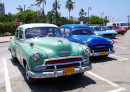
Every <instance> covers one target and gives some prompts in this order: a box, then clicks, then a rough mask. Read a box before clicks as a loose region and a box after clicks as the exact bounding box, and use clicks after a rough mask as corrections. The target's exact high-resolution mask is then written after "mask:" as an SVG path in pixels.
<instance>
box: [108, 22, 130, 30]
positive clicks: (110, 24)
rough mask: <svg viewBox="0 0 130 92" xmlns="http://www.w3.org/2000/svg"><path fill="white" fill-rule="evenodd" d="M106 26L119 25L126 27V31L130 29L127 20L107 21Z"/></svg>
mask: <svg viewBox="0 0 130 92" xmlns="http://www.w3.org/2000/svg"><path fill="white" fill-rule="evenodd" d="M106 26H119V27H120V28H122V29H124V30H125V31H127V30H128V25H127V23H125V22H112V23H107V24H106Z"/></svg>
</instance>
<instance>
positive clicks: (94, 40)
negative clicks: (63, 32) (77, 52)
mask: <svg viewBox="0 0 130 92" xmlns="http://www.w3.org/2000/svg"><path fill="white" fill-rule="evenodd" d="M71 37H72V38H73V39H75V40H76V42H78V40H79V39H82V44H83V43H84V42H85V41H87V42H88V43H89V46H91V45H95V44H109V40H110V39H109V40H107V39H108V38H104V37H101V36H97V35H75V36H71Z"/></svg>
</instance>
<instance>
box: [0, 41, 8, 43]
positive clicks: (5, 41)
mask: <svg viewBox="0 0 130 92" xmlns="http://www.w3.org/2000/svg"><path fill="white" fill-rule="evenodd" d="M7 42H9V41H3V42H0V43H7Z"/></svg>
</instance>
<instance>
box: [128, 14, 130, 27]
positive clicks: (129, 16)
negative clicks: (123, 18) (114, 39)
mask: <svg viewBox="0 0 130 92" xmlns="http://www.w3.org/2000/svg"><path fill="white" fill-rule="evenodd" d="M129 18H130V15H128V25H130V24H129Z"/></svg>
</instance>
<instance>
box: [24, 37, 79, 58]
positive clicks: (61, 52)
mask: <svg viewBox="0 0 130 92" xmlns="http://www.w3.org/2000/svg"><path fill="white" fill-rule="evenodd" d="M26 43H28V44H30V43H34V48H37V49H40V50H42V51H44V52H45V53H46V55H47V56H48V58H54V57H59V56H70V55H78V51H75V52H73V51H72V46H71V44H72V43H71V42H70V41H68V40H67V39H65V38H61V37H39V38H32V39H27V40H26Z"/></svg>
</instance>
